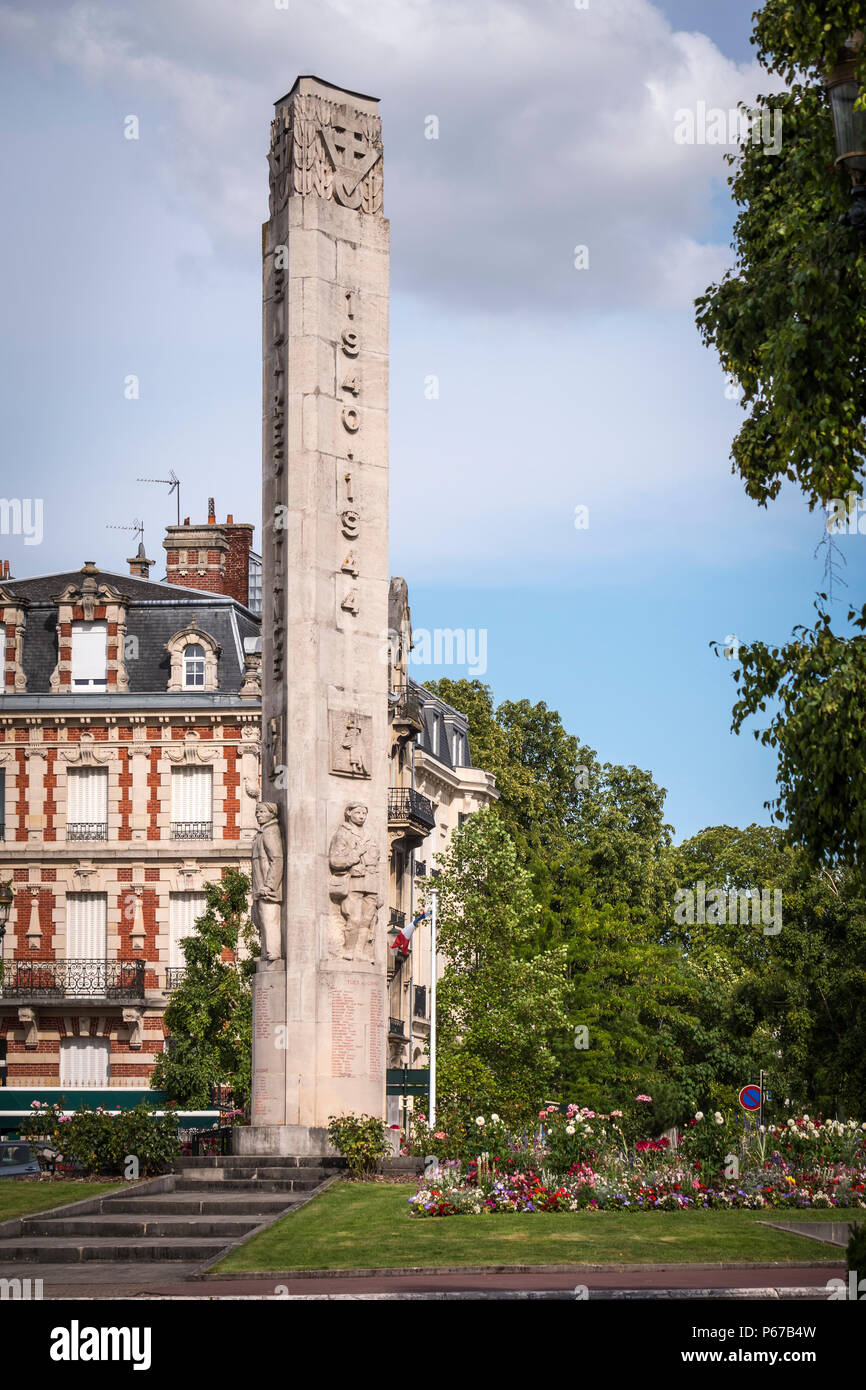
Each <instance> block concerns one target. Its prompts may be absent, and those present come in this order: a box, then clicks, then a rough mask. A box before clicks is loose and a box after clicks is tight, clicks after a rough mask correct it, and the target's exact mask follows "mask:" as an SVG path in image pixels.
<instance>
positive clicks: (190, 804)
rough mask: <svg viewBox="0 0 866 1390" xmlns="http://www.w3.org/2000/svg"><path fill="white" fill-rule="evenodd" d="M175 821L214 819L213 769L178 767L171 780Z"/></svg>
mask: <svg viewBox="0 0 866 1390" xmlns="http://www.w3.org/2000/svg"><path fill="white" fill-rule="evenodd" d="M171 793H172V813H171V818H172V820H173V821H207V822H210V821H211V820H212V819H213V769H212V768H210V767H176V768H175V769H174V770H173V772H172V782H171Z"/></svg>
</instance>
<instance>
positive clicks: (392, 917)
mask: <svg viewBox="0 0 866 1390" xmlns="http://www.w3.org/2000/svg"><path fill="white" fill-rule="evenodd" d="M405 925H406V914H405V912H401V911H400V909H399V907H392V908H391V911H390V912H389V913H388V926H389V927H396V929H397V931H402V930H403V928H404V927H405Z"/></svg>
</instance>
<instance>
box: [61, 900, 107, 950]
mask: <svg viewBox="0 0 866 1390" xmlns="http://www.w3.org/2000/svg"><path fill="white" fill-rule="evenodd" d="M107 953H108V898H107V897H106V895H105V893H68V894H67V895H66V959H67V960H100V961H104V960H105V958H106V955H107Z"/></svg>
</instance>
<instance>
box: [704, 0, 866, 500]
mask: <svg viewBox="0 0 866 1390" xmlns="http://www.w3.org/2000/svg"><path fill="white" fill-rule="evenodd" d="M857 28H866V5H864V4H863V3H854V0H844V3H842V2H841V0H811V3H802V0H798V3H797V4H796V5H792V4H791V3H790V0H768V3H767V4H766V5H765V6H764V9H763V10H762V11H760V12H759V13H758V14H757V15H756V25H755V32H754V34H753V37H752V42H753V43H755V44H756V45H757V47H758V56H759V58H760V60H761V62H762V63H763V64H764V66H765V67H767V68H768V69H769V71H771V72H777V73H780V74H781V75H782V76H783V77H784V78H785V80H786V81H787V82H789V83H791V84H792V86H791V90H790V91H788V92H782V93H779V94H776V95H770V96H763V97H760V98H759V102H760V104H761V105H762V106H763V107H769V108H771V109H772V110H773V111H775V112H778V113H779V114H780V116H781V122H782V143H781V150H780V151H779V153H778V154H771V153H768V152H767V151H766V150H765V148H764V146H763V145H762V144H761V143H760V142H759V141H751V140H745V141H744V142H743V143H742V144H741V148H740V150H739V152H738V153H737V154H735V155H730V156H728V159H729V162H731V163H732V164H733V165H734V170H735V172H734V174H733V176H732V177H731V178H729V180H728V182H729V184H730V185H731V187H732V190H733V196H734V199H735V201H736V202H737V204H738V205H739V206H740V208H741V211H740V213H739V216H738V217H737V221H736V224H735V229H734V251H735V255H736V262H735V266H734V268H733V269H732V270H730V271H729V272H728V273H727V274H726V275H725V276H724V278H723V279H722V281H721V283H720V284H717V285H712V286H711V287H710V288H709V289H708V290H707V292H706V294H705V295H703V296H702V297H701V298H700V299H698V300H697V309H698V314H697V320H698V325H699V328H700V331H701V334H702V336H703V338H704V341H705V342H706V343H707V344H708V345H712V346H714V347H715V348H716V350H717V351H718V353H719V356H720V358H721V361H722V365H723V367H724V369H725V371H726V372H728V373H729V374H730V375H731V376H732V377H733V378H734V379H735V380H736V381H737V382H738V383H739V384H740V386H741V387H742V389H743V393H744V394H743V399H742V405H743V408H744V410H745V411H746V420H745V421H744V423H743V425H742V427H741V429H740V431H739V433H738V435H737V436H736V438H735V440H734V443H733V448H732V458H733V463H734V471H736V472H739V474H740V476H741V477H742V478H743V480H744V482H745V484H746V492H747V493H748V495H749V496H750V497H752V498H754V499H755V500H756V501H757V502H759V503H760V504H761V505H762V506H765V505H766V504H767V502H768V500H770V499H772V498H774V497H776V496H777V495H778V493H779V490H780V488H781V486H782V483H783V481H784V480H785V479H786V478H787V479H790V480H791V481H796V482H797V483H798V485H799V486H800V488H801V489H802V491H803V493H804V495H805V496H806V498H807V500H808V502H809V505H810V507H814V506H816V505H818V504H819V503H823V502H826V501H828V500H829V499H830V498H834V497H838V498H841V497H844V495H845V493H846V492H847V491H848V489H849V488H853V487H859V485H860V483H861V481H862V477H863V467H864V460H866V433H864V431H866V423H864V417H866V372H864V368H866V254H864V252H863V250H862V249H861V248H860V247H859V244H858V242H857V239H856V237H855V235H854V233H853V232H851V231H850V230H849V229H848V228H846V227H844V226H842V225H841V222H840V218H841V215H842V214H843V213H844V212H845V210H846V207H847V202H848V189H849V188H850V184H849V181H848V175H847V174H846V173H844V172H843V171H840V172H839V173H838V174H837V173H834V170H833V164H834V160H835V157H836V147H835V138H834V133H833V121H832V115H831V111H830V103H829V98H828V96H827V93H826V91H825V88H824V86H823V81H822V76H821V69H822V68H823V67H824V66H825V65H826V64H827V63H828V62H832V60H833V58H834V57H835V55H836V53H837V52H838V50H839V48H840V47H841V45H842V43H843V42H844V40H845V38H846V37H847V36H848V35H849V34H850V33H851V32H852V31H853V30H855V29H857Z"/></svg>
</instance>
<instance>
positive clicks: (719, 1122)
mask: <svg viewBox="0 0 866 1390" xmlns="http://www.w3.org/2000/svg"><path fill="white" fill-rule="evenodd" d="M713 1119H714V1120H715V1122H716V1124H717V1125H723V1124H724V1123H725V1120H724V1116H723V1115H721V1114H720V1113H719V1111H718V1110H717V1111H716V1113H715V1115H714V1116H713Z"/></svg>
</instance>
